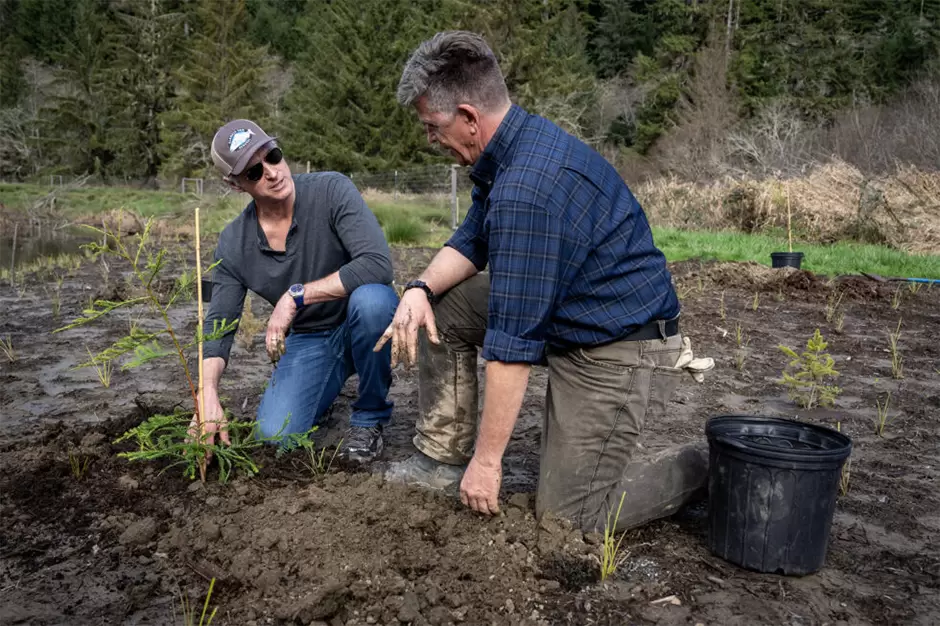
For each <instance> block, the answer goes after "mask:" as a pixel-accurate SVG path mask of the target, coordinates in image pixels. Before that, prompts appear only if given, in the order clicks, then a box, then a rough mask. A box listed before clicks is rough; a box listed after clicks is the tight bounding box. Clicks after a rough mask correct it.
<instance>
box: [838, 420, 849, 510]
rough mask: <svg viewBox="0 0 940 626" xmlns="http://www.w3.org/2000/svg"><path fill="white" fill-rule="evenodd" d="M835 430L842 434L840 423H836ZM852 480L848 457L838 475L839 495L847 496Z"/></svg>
mask: <svg viewBox="0 0 940 626" xmlns="http://www.w3.org/2000/svg"><path fill="white" fill-rule="evenodd" d="M836 430H838V431H839V432H840V433H841V432H842V422H837V423H836ZM851 478H852V458H851V457H849V458H847V459H846V460H845V463H843V464H842V473H841V474H840V475H839V494H840V495H841V496H842V497H845V496H847V495H848V494H849V480H850V479H851Z"/></svg>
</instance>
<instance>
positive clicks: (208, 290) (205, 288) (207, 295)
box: [202, 278, 212, 302]
mask: <svg viewBox="0 0 940 626" xmlns="http://www.w3.org/2000/svg"><path fill="white" fill-rule="evenodd" d="M210 300H212V279H211V278H203V279H202V301H203V302H209V301H210Z"/></svg>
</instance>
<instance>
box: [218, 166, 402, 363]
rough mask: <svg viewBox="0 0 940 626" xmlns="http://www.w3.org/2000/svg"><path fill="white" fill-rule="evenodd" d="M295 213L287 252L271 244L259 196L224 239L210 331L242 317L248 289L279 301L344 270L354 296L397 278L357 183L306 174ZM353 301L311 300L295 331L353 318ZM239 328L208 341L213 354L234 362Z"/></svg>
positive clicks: (298, 183) (297, 181) (298, 181)
mask: <svg viewBox="0 0 940 626" xmlns="http://www.w3.org/2000/svg"><path fill="white" fill-rule="evenodd" d="M293 179H294V187H295V189H296V192H295V197H294V218H293V223H292V224H291V226H290V230H289V231H288V234H287V244H286V250H285V251H284V252H278V251H275V250H273V249H271V247H270V246H269V245H268V240H267V237H265V234H264V231H263V230H262V228H261V226H260V224H259V223H258V214H257V212H256V210H255V203H254V202H253V201H252V202H251V203H250V204H249V205H248V206H247V207H246V208H245V210H244V211H242V212H241V214H240V215H239V216H238V217H237V218H235V219H234V220H233V221H232V222H231V223H230V224H228V225H227V226H226V227H225V229H224V230H223V231H222V234H221V235H220V236H219V243H218V246H217V247H216V250H215V260H216V261H219V260H221V263H219V264H218V265H217V266H216V268H215V269H214V270H213V271H212V283H213V284H212V300H211V304H210V306H209V314H208V315H207V316H206V320H205V326H204V327H203V328H204V332H205V333H206V334H209V333H210V332H212V326H213V322H214V321H216V320H223V319H224V320H228V321H232V320H234V319H236V318H239V317H241V313H242V307H243V306H244V302H245V293H246V290H248V289H250V290H251V291H253V292H255V293H257V294H258V295H259V296H261V297H262V298H264V299H265V300H267V301H268V302H270V303H271V304H272V305H274V304H276V303H277V301H278V300H279V299H280V298H281V296H283V295H284V293H285V292H286V291H287V289H288V287H290V286H291V285H293V284H295V283H308V282H311V281H314V280H318V279H321V278H325V277H326V276H329V275H330V274H332V273H333V272H336V271H339V279H340V281H341V282H342V283H343V287H344V288H345V289H346V293H347V294H351V293H352V292H353V290H355V289H356V288H357V287H359V286H360V285H366V284H370V283H378V284H390V283H391V282H392V261H391V254H390V252H389V249H388V243H386V241H385V235H384V234H383V233H382V228H381V227H380V226H379V223H378V221H377V220H376V219H375V215H373V214H372V211H370V210H369V207H367V206H366V203H365V201H364V200H363V199H362V196H361V195H360V194H359V191H358V190H357V189H356V187H355V185H353V183H352V181H351V180H349V179H348V178H346V177H345V176H343V175H342V174H337V173H335V172H319V173H315V174H298V175H296V176H294V177H293ZM347 301H348V298H342V299H339V300H333V301H331V302H322V303H319V304H311V305H308V306H306V307H304V308H303V309H302V310H301V311H300V312H299V313H298V314H297V317H296V318H294V323H293V325H292V326H291V331H292V332H297V333H309V332H316V331H321V330H330V329H333V328H336V327H337V326H339V325H340V324H341V323H342V322H343V321H344V320H345V319H346V303H347ZM233 339H234V333H229V334H228V335H226V336H224V337H222V338H221V339H216V340H214V341H206V342H205V344H204V347H203V350H204V355H205V358H210V357H222V358H223V359H225V360H226V362H227V361H228V357H229V352H230V351H231V349H232V340H233Z"/></svg>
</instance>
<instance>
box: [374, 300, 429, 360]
mask: <svg viewBox="0 0 940 626" xmlns="http://www.w3.org/2000/svg"><path fill="white" fill-rule="evenodd" d="M422 327H424V328H426V329H427V333H428V340H430V341H431V342H432V343H435V344H439V343H440V342H441V340H440V339H439V338H438V335H437V325H436V324H435V322H434V312H433V310H432V309H431V303H430V302H428V297H427V295H426V294H425V293H424V292H423V291H422V290H420V289H409V290H408V291H406V292H405V295H404V296H402V299H401V302H400V303H399V304H398V309H397V310H396V311H395V317H394V318H393V319H392V323H391V324H389V326H388V328H386V329H385V332H384V333H382V336H381V337H379V340H378V342H376V344H375V347H374V348H373V350H374V351H375V352H378V351H379V350H381V349H382V347H383V346H384V345H385V344H386V343H388V341H389V340H390V339H391V341H392V367H395V366H396V365H398V363H404V364H405V367H410V366H411V365H413V364H415V363H417V362H418V329H419V328H422Z"/></svg>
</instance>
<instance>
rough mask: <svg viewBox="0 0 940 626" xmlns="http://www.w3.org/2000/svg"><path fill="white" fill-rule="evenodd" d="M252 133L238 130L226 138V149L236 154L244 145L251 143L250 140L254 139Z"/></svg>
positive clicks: (241, 129) (246, 130)
mask: <svg viewBox="0 0 940 626" xmlns="http://www.w3.org/2000/svg"><path fill="white" fill-rule="evenodd" d="M254 135H255V134H254V133H253V132H251V131H250V130H248V129H247V128H239V129H238V130H236V131H235V132H234V133H232V134H231V135H229V137H228V149H229V150H231V151H232V152H238V151H239V150H241V149H242V148H244V147H245V146H246V145H248V144H249V143H251V138H252V137H254Z"/></svg>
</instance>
